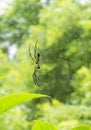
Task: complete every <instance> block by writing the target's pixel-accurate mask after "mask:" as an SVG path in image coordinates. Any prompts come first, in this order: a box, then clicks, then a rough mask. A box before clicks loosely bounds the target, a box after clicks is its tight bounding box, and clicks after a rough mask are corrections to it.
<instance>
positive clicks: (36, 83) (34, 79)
mask: <svg viewBox="0 0 91 130" xmlns="http://www.w3.org/2000/svg"><path fill="white" fill-rule="evenodd" d="M33 81H34V84H35V85H36V86H39V84H38V82H37V76H36V74H35V73H33Z"/></svg>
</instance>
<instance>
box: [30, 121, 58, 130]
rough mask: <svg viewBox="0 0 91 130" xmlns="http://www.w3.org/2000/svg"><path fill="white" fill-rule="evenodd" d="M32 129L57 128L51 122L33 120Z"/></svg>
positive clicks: (47, 129) (54, 129)
mask: <svg viewBox="0 0 91 130" xmlns="http://www.w3.org/2000/svg"><path fill="white" fill-rule="evenodd" d="M32 130H58V129H57V128H56V127H55V125H54V124H52V123H51V122H43V121H39V120H37V121H35V124H34V126H33V128H32Z"/></svg>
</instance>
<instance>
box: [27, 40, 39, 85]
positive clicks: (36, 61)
mask: <svg viewBox="0 0 91 130" xmlns="http://www.w3.org/2000/svg"><path fill="white" fill-rule="evenodd" d="M36 47H37V41H36V43H35V47H34V57H32V55H31V52H30V45H29V55H30V56H31V58H32V60H33V61H34V62H35V64H36V66H35V68H34V72H33V75H32V76H33V81H34V83H35V85H37V86H39V85H38V82H37V75H36V73H37V71H38V69H40V65H39V61H40V53H37V52H36Z"/></svg>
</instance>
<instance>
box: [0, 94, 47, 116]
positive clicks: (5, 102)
mask: <svg viewBox="0 0 91 130" xmlns="http://www.w3.org/2000/svg"><path fill="white" fill-rule="evenodd" d="M40 97H48V96H47V95H42V94H29V93H20V94H12V95H10V96H5V97H2V98H0V114H1V113H3V112H5V111H7V110H9V109H11V108H13V107H14V106H16V105H19V104H21V103H23V102H26V101H29V100H30V99H33V98H40Z"/></svg>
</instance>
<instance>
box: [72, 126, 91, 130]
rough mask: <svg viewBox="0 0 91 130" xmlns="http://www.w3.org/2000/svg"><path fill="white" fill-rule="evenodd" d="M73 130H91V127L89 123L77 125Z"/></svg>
mask: <svg viewBox="0 0 91 130" xmlns="http://www.w3.org/2000/svg"><path fill="white" fill-rule="evenodd" d="M71 130H91V127H90V126H87V125H83V126H78V127H75V128H73V129H71Z"/></svg>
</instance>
